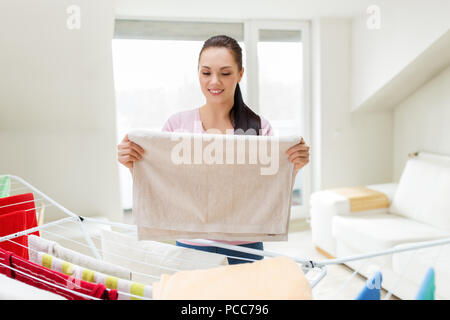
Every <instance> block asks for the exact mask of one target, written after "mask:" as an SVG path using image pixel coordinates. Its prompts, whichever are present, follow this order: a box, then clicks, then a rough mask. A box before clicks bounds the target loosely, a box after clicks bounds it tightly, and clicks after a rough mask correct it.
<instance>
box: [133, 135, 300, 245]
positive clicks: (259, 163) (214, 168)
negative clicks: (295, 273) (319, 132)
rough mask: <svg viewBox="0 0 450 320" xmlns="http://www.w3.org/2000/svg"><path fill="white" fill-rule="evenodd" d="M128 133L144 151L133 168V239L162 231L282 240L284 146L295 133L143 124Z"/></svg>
mask: <svg viewBox="0 0 450 320" xmlns="http://www.w3.org/2000/svg"><path fill="white" fill-rule="evenodd" d="M128 137H129V139H130V140H131V141H133V142H135V143H137V144H139V145H140V146H141V147H143V148H144V150H145V153H144V155H143V159H142V160H140V161H137V162H135V165H134V173H133V218H134V220H135V223H136V224H137V226H138V235H139V239H146V240H148V239H161V232H162V230H167V233H166V234H164V237H166V239H180V238H184V239H195V238H198V237H199V233H202V234H205V237H206V234H209V233H211V234H214V235H215V236H214V237H213V238H214V239H220V240H243V239H249V238H246V236H247V235H248V236H250V238H251V239H249V240H251V241H263V240H264V241H275V240H277V241H279V240H286V239H287V230H288V223H289V217H290V210H291V198H292V186H293V185H292V184H293V165H292V163H290V162H289V160H288V157H287V155H286V154H285V152H286V150H287V149H288V148H289V147H291V146H293V145H294V144H296V143H298V141H299V140H300V139H299V138H298V137H286V138H279V137H273V136H272V137H271V136H245V135H221V134H191V133H185V132H151V131H145V130H134V131H132V132H130V133H129V134H128ZM230 150H233V151H230ZM253 151H255V152H253ZM141 228H146V230H145V231H144V230H142V229H141ZM152 230H155V231H157V232H156V233H155V235H154V237H153V233H152ZM177 233H178V234H177ZM218 234H221V236H218ZM231 234H236V237H233V236H230V235H231ZM208 237H209V238H211V236H208Z"/></svg>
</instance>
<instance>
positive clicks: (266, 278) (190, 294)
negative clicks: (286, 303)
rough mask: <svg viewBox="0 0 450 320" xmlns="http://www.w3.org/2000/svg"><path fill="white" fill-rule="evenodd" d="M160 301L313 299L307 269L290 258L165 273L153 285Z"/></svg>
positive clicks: (155, 294) (154, 297) (155, 295)
mask: <svg viewBox="0 0 450 320" xmlns="http://www.w3.org/2000/svg"><path fill="white" fill-rule="evenodd" d="M153 299H159V300H310V299H312V293H311V285H310V283H309V282H308V280H307V279H306V277H305V275H304V273H303V270H302V269H301V268H300V266H298V265H297V264H296V263H295V262H294V261H293V260H292V259H290V258H287V257H276V258H267V259H263V260H261V261H256V262H253V263H245V264H236V265H230V266H223V267H216V268H212V269H206V270H190V271H180V272H177V273H175V274H173V275H167V274H163V275H162V277H161V279H160V281H159V282H156V283H154V284H153Z"/></svg>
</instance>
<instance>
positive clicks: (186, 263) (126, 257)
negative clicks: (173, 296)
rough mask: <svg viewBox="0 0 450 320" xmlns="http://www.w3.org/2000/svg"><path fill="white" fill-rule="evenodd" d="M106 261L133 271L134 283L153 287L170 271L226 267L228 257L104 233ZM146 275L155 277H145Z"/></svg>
mask: <svg viewBox="0 0 450 320" xmlns="http://www.w3.org/2000/svg"><path fill="white" fill-rule="evenodd" d="M102 251H103V259H104V261H107V262H110V263H113V264H117V265H120V266H123V267H126V268H129V269H130V270H131V271H132V279H133V281H138V282H141V283H145V284H152V283H153V282H156V281H158V280H159V277H160V276H161V275H162V274H164V273H175V272H176V271H173V272H172V271H171V270H193V269H206V268H214V267H217V266H220V265H227V264H228V260H227V257H226V256H224V255H221V254H217V253H210V252H204V251H199V250H194V249H189V248H183V247H177V246H175V245H173V244H168V243H161V242H156V241H149V240H145V241H138V240H137V238H136V236H131V235H126V234H123V233H119V232H114V231H108V230H102ZM143 274H147V275H150V276H153V277H149V276H145V275H143Z"/></svg>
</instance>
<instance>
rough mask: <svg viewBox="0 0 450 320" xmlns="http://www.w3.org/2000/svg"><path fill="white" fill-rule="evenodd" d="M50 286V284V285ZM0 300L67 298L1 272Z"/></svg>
mask: <svg viewBox="0 0 450 320" xmlns="http://www.w3.org/2000/svg"><path fill="white" fill-rule="evenodd" d="M49 286H50V285H49ZM0 300H67V299H66V298H64V297H63V296H60V295H57V294H54V293H52V292H48V291H46V290H43V289H39V288H36V287H33V286H30V285H28V284H26V283H23V282H21V281H18V280H14V279H11V278H9V277H7V276H5V275H3V274H0Z"/></svg>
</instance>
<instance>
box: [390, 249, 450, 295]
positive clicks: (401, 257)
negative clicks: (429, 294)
mask: <svg viewBox="0 0 450 320" xmlns="http://www.w3.org/2000/svg"><path fill="white" fill-rule="evenodd" d="M412 244H416V243H409V244H407V245H412ZM407 245H405V244H403V245H398V246H395V248H399V249H400V248H405V247H406V246H407ZM392 267H393V270H394V272H395V273H397V274H401V275H402V276H403V277H404V278H407V279H408V280H410V281H411V282H412V283H414V284H415V285H416V286H417V289H418V288H419V286H420V284H421V283H422V280H423V278H424V277H425V274H426V272H427V271H428V268H430V267H433V268H434V271H435V275H436V279H435V283H436V296H440V297H441V298H445V299H450V285H449V284H450V245H448V244H447V245H444V246H442V245H441V246H436V247H430V248H424V249H419V250H414V251H405V252H400V253H395V254H394V255H393V256H392Z"/></svg>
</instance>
